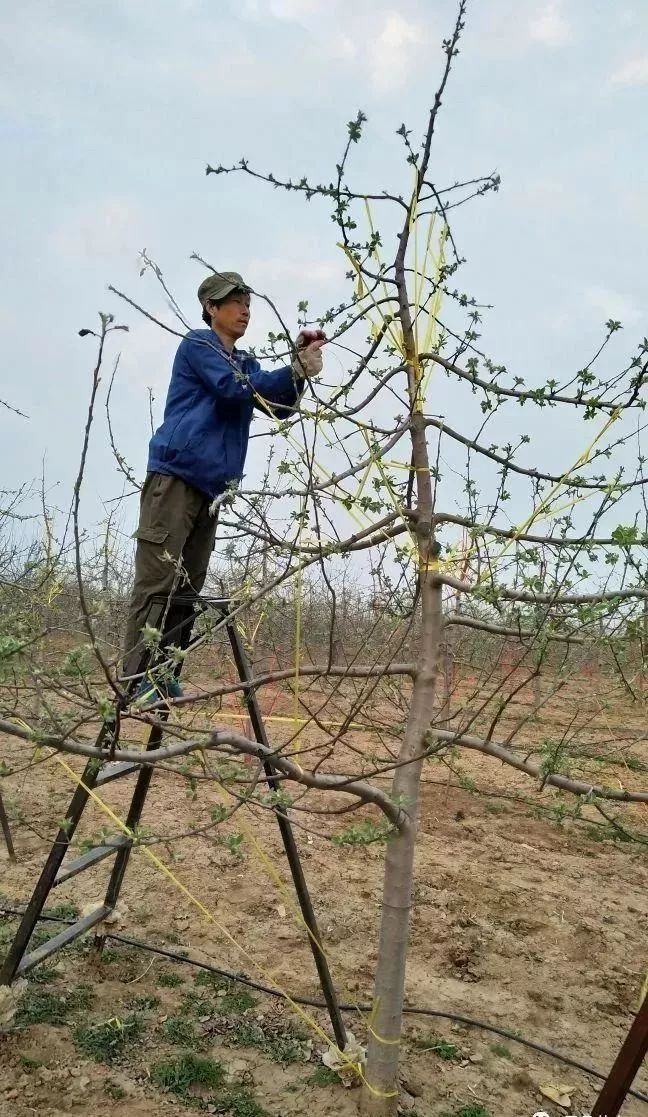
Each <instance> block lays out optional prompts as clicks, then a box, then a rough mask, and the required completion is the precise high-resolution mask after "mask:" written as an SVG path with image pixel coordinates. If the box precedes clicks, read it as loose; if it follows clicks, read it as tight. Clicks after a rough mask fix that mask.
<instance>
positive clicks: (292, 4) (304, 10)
mask: <svg viewBox="0 0 648 1117" xmlns="http://www.w3.org/2000/svg"><path fill="white" fill-rule="evenodd" d="M323 8H324V3H323V0H245V3H244V5H243V9H242V14H243V15H244V16H246V17H247V18H248V19H260V20H263V19H285V20H291V21H293V22H297V23H299V22H301V21H302V20H305V19H308V18H312V17H313V16H315V15H317V14H318V13H319V12H321V11H322V10H323Z"/></svg>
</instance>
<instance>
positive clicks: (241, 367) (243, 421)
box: [148, 330, 303, 498]
mask: <svg viewBox="0 0 648 1117" xmlns="http://www.w3.org/2000/svg"><path fill="white" fill-rule="evenodd" d="M302 389H303V382H302V381H300V380H296V379H295V376H294V373H293V371H292V369H291V368H290V366H287V367H285V368H278V369H275V370H273V371H272V372H264V371H263V370H262V369H261V367H260V366H259V362H258V361H257V360H255V358H254V357H251V356H249V354H247V353H244V352H242V351H240V350H237V349H234V350H233V352H232V353H231V354H230V353H228V352H227V350H226V349H225V346H224V345H223V343H222V341H221V340H220V338H219V337H218V335H217V334H216V333H214V331H213V330H191V331H190V333H188V334H187V336H186V337H185V338H184V339H183V340H182V341H181V343H180V345H179V347H178V351H177V353H176V355H175V360H174V362H173V371H172V373H171V383H170V384H169V391H168V394H167V400H166V406H165V409H164V420H163V422H162V426H161V427H158V429H157V430H156V432H155V434H154V435H153V437H152V439H151V441H150V443H149V458H148V471H149V472H150V473H167V474H172V475H174V476H176V477H181V478H182V480H183V481H186V483H187V484H188V485H192V486H193V488H195V489H199V490H200V492H203V493H205V494H206V495H207V496H209V497H211V498H213V497H215V496H218V494H219V493H222V492H224V491H225V489H226V488H227V485H228V483H229V482H231V481H236V482H238V481H240V480H241V477H242V476H243V468H244V466H245V455H246V453H247V445H248V435H249V431H250V422H251V420H252V412H253V410H254V408H255V407H259V408H261V410H264V411H270V412H271V413H272V414H273V415H276V416H277V417H279V418H283V417H285V416H287V415H290V414H291V413H292V409H293V408H294V406H295V404H296V403H297V401H298V399H299V396H300V394H301V391H302ZM264 404H265V405H267V406H264Z"/></svg>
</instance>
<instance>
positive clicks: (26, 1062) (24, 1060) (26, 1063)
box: [18, 1055, 43, 1072]
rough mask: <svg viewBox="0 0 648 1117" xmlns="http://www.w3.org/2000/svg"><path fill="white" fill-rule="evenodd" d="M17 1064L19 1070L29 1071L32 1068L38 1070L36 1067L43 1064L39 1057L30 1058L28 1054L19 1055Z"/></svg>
mask: <svg viewBox="0 0 648 1117" xmlns="http://www.w3.org/2000/svg"><path fill="white" fill-rule="evenodd" d="M18 1066H19V1067H20V1068H21V1070H26V1071H27V1072H29V1071H32V1070H38V1068H39V1067H42V1066H43V1064H42V1063H41V1062H40V1060H39V1059H30V1058H29V1055H21V1056H20V1058H19V1060H18Z"/></svg>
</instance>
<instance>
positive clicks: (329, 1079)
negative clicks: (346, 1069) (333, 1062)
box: [304, 1066, 340, 1086]
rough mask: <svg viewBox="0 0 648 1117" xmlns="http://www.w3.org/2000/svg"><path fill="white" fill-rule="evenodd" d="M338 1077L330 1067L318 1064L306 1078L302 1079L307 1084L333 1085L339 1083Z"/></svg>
mask: <svg viewBox="0 0 648 1117" xmlns="http://www.w3.org/2000/svg"><path fill="white" fill-rule="evenodd" d="M339 1081H340V1079H339V1077H338V1075H337V1074H336V1073H335V1071H334V1070H331V1068H330V1067H325V1066H319V1067H317V1068H316V1069H315V1070H314V1071H313V1073H312V1074H309V1076H308V1078H305V1079H304V1082H305V1083H306V1085H307V1086H334V1085H335V1083H336V1082H337V1083H339Z"/></svg>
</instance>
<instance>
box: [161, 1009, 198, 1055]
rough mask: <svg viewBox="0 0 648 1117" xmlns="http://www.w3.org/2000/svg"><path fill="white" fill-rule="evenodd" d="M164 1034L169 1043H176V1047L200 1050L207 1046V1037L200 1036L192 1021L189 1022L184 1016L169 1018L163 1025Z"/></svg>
mask: <svg viewBox="0 0 648 1117" xmlns="http://www.w3.org/2000/svg"><path fill="white" fill-rule="evenodd" d="M162 1032H163V1034H164V1037H165V1039H168V1041H169V1043H174V1044H175V1045H176V1047H190V1048H194V1049H198V1048H200V1047H203V1046H204V1044H205V1037H204V1036H202V1035H200V1034H199V1033H198V1032H197V1031H196V1029H195V1028H194V1026H193V1024H192V1023H191V1020H187V1019H186V1018H185V1017H184V1016H171V1017H169V1019H168V1020H165V1021H164V1024H163V1025H162Z"/></svg>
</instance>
